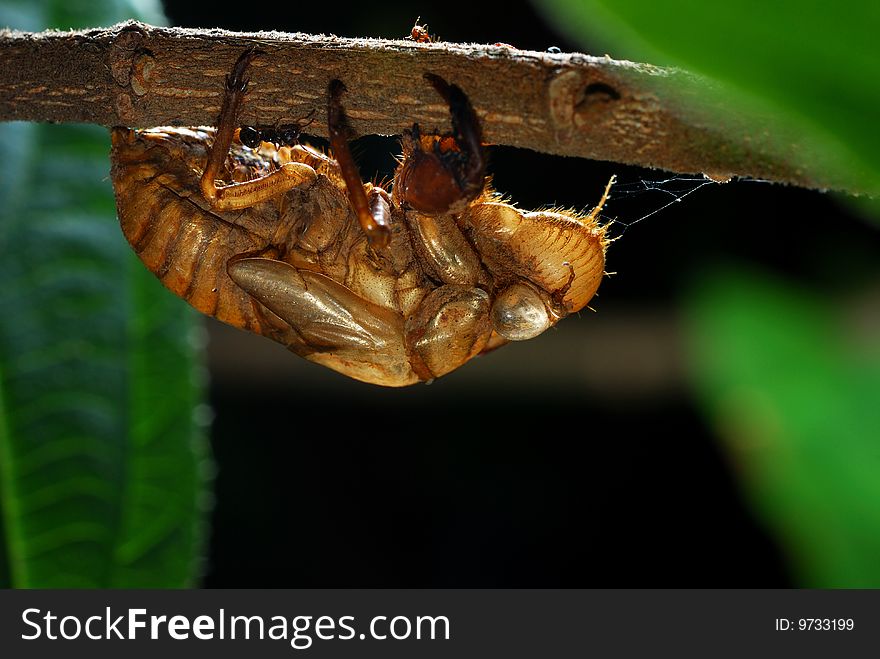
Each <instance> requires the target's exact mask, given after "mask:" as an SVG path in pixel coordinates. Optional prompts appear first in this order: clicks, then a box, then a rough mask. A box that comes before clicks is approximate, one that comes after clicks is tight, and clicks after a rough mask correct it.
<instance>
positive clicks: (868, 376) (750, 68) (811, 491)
mask: <svg viewBox="0 0 880 659" xmlns="http://www.w3.org/2000/svg"><path fill="white" fill-rule="evenodd" d="M540 5H542V6H543V7H544V8H545V10H546V11H547V13H548V14H549V15H550V16H552V17H554V18H555V19H556V21H557V23H558V25H559V26H560V27H561V28H562V29H564V30H566V31H567V32H568V33H569V34H571V35H573V36H574V37H575V38H577V37H579V36H580V37H581V38H584V37H587V36H589V38H590V41H591V42H592V43H600V44H602V45H603V46H604V47H606V48H607V49H609V51H610V52H611V54H612V55H613V56H615V57H624V58H631V59H643V60H646V61H649V62H651V63H652V64H667V65H679V66H682V67H684V68H687V69H689V70H691V71H695V72H699V73H702V74H704V75H706V76H708V77H710V78H714V79H715V80H716V81H717V82H719V83H720V86H721V89H722V90H723V93H724V94H725V95H726V97H727V99H728V101H729V105H730V108H731V110H732V111H735V112H740V111H749V109H752V108H761V109H762V110H763V111H766V110H767V109H768V108H769V109H772V110H773V111H774V112H775V114H776V116H777V118H778V121H779V122H780V123H781V124H784V125H786V126H787V127H789V128H792V127H794V128H795V129H796V130H797V131H799V132H800V133H801V134H802V135H803V137H804V140H806V141H807V142H811V143H813V144H814V145H815V146H816V148H817V149H819V150H820V151H821V152H824V153H825V155H826V158H825V160H824V161H821V162H816V163H811V166H817V167H835V168H838V172H840V173H842V174H843V175H845V176H847V177H849V178H850V179H853V180H857V181H858V182H859V183H860V184H861V185H864V186H865V187H866V188H868V189H874V190H880V131H878V130H877V129H876V114H877V108H880V52H878V47H877V35H876V31H877V27H878V25H880V4H877V3H868V2H863V3H858V2H855V3H847V4H845V5H836V4H835V5H832V4H828V3H820V2H817V1H808V2H803V1H799V2H796V3H795V2H771V3H766V2H756V1H746V2H737V3H726V4H724V3H692V2H682V1H681V0H673V1H671V2H659V3H658V2H651V1H649V0H613V2H612V0H541V2H540ZM755 219H757V218H750V220H755ZM789 220H790V221H792V222H793V223H794V222H796V221H797V218H795V217H792V218H788V220H786V219H779V218H777V221H789ZM828 239H829V240H831V241H833V240H834V234H833V232H829V237H828ZM839 253H842V250H841V252H839ZM847 265H849V264H847V263H840V267H841V268H845V267H846V266H847ZM856 270H859V272H856ZM853 275H854V276H853V278H852V281H851V282H850V283H849V285H850V287H851V290H852V291H853V297H852V298H851V299H843V300H841V299H834V298H829V297H828V296H826V295H823V291H822V290H821V287H818V288H817V287H815V286H812V287H807V286H806V285H796V284H793V283H788V282H785V281H781V280H778V279H777V278H775V277H773V276H770V275H768V274H762V273H757V272H751V271H749V269H748V268H747V267H745V266H743V265H737V266H735V267H730V268H721V267H718V266H717V265H714V264H706V269H705V272H704V273H703V275H702V276H701V277H699V278H698V279H697V280H695V282H694V285H693V287H692V288H691V289H690V290H688V291H685V292H684V299H683V301H682V305H683V308H684V315H685V318H686V319H687V321H686V324H687V328H688V336H689V339H690V356H691V366H692V374H693V378H692V380H693V384H694V391H695V395H696V397H697V399H698V400H699V401H700V402H701V404H702V405H703V408H704V410H705V412H706V415H707V417H708V418H709V419H710V420H711V422H712V423H713V425H714V426H715V427H716V428H717V430H718V433H719V435H720V437H721V438H723V440H724V442H725V445H726V447H727V449H728V454H729V455H730V456H731V459H732V463H733V465H734V467H735V468H736V470H737V474H738V476H739V477H740V479H741V483H742V485H743V487H744V489H745V490H746V492H747V494H748V495H749V497H750V499H751V500H752V502H753V505H754V507H755V508H756V510H757V511H758V513H759V514H760V515H761V517H762V518H763V519H764V520H765V521H766V522H767V524H768V526H769V527H771V528H772V529H773V530H774V532H775V533H776V535H777V537H779V539H780V541H781V543H782V544H783V546H784V547H785V548H786V549H787V552H788V554H789V556H790V558H791V560H792V563H793V565H794V568H795V572H796V574H795V575H794V576H796V577H797V578H798V579H799V580H800V582H801V583H802V584H803V585H809V586H818V587H880V400H878V399H880V350H878V349H877V337H876V336H868V337H865V336H860V335H859V333H858V331H856V330H855V329H854V327H855V325H857V323H855V324H854V323H853V318H854V316H857V315H858V314H855V313H854V311H853V309H854V308H855V307H858V304H857V303H856V300H857V299H858V295H860V294H865V295H866V296H867V299H868V300H869V301H868V305H869V306H870V305H871V304H874V305H876V303H877V300H876V294H875V295H874V297H873V298H871V296H870V294H869V293H865V291H870V290H871V288H872V286H876V284H877V281H878V276H880V272H878V270H877V268H876V267H875V268H861V269H856V268H854V269H853ZM829 288H833V287H831V286H829ZM872 299H873V302H871V300H872ZM869 326H870V324H869Z"/></svg>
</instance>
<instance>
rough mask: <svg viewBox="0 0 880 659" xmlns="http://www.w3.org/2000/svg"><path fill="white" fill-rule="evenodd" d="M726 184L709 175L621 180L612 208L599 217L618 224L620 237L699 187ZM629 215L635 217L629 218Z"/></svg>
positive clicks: (614, 189)
mask: <svg viewBox="0 0 880 659" xmlns="http://www.w3.org/2000/svg"><path fill="white" fill-rule="evenodd" d="M724 183H725V182H721V181H716V180H714V179H711V178H709V177H706V176H693V175H671V176H669V177H667V178H663V179H647V178H639V179H636V180H633V181H618V182H615V184H614V186H613V187H612V188H611V197H610V199H609V202H608V207H609V209H608V210H607V211H606V210H605V209H603V212H602V213H600V217H602V219H603V220H605V221H606V222H608V223H609V225H611V226H613V227H616V228H617V231H616V233H617V237H620V236H622V235H623V234H624V233H626V231H627V229H629V228H630V227H632V226H634V225H636V224H639V223H640V222H643V221H645V220H647V219H649V218H652V217H654V216H655V215H658V214H661V213H663V212H664V211H666V210H667V209H669V208H670V207H672V206H675V205H676V204H678V203H681V201H682V200H684V199H685V198H686V197H689V196H690V195H692V194H694V193H695V192H696V191H697V190H701V189H702V188H705V187H706V186H710V185H723V184H724ZM612 204H613V205H612ZM629 217H632V218H634V219H628V218H629Z"/></svg>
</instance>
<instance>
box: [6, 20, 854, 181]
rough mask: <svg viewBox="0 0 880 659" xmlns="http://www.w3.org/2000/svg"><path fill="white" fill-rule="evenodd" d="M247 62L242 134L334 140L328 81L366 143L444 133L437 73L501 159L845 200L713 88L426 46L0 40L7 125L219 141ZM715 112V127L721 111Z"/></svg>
mask: <svg viewBox="0 0 880 659" xmlns="http://www.w3.org/2000/svg"><path fill="white" fill-rule="evenodd" d="M249 47H256V48H258V49H259V50H260V51H261V52H262V56H260V57H258V58H257V59H255V60H254V62H253V64H252V66H251V70H250V79H251V84H250V88H249V91H248V97H247V101H246V102H245V104H244V107H243V109H242V113H241V122H242V123H243V124H254V125H271V124H275V123H276V122H279V121H281V122H283V121H293V120H296V119H301V118H303V117H306V116H309V115H311V114H312V113H314V115H313V116H314V117H316V118H317V120H316V121H314V122H313V123H312V124H311V125H310V126H309V129H308V131H309V132H310V133H312V134H315V135H323V136H326V122H325V121H323V119H324V111H325V108H326V105H327V100H326V91H327V86H328V83H329V81H330V80H332V79H334V78H338V79H340V80H342V81H343V82H345V84H346V86H347V87H348V89H349V90H350V92H349V94H348V95H347V96H346V100H345V103H346V109H347V113H348V116H349V120H350V123H351V124H352V126H353V128H354V129H355V131H356V132H357V133H359V134H385V135H392V134H399V133H401V132H402V131H403V130H404V129H406V128H408V127H410V126H412V124H413V123H419V124H420V125H421V126H423V127H425V128H428V129H438V130H448V121H449V114H448V109H447V108H446V106H445V105H444V104H443V103H442V102H440V100H439V99H438V98H437V95H436V93H434V91H433V89H431V87H430V86H429V85H427V84H426V83H425V81H424V80H423V77H422V76H423V74H424V73H425V72H428V71H430V72H432V73H436V74H438V75H440V76H442V77H444V78H446V79H448V80H450V81H451V82H454V83H455V84H457V85H458V86H459V87H461V88H462V89H464V90H465V92H466V93H467V94H468V95H469V96H470V99H471V102H472V103H473V105H474V107H475V108H476V111H477V114H478V115H479V117H480V120H481V122H482V124H483V132H484V136H485V139H486V140H487V141H488V142H489V143H492V144H503V145H510V146H516V147H523V148H527V149H533V150H535V151H541V152H544V153H551V154H558V155H565V156H579V157H585V158H593V159H597V160H606V161H613V162H619V163H624V164H628V165H639V166H643V167H654V168H660V169H664V170H667V171H671V172H679V173H705V174H707V175H709V176H712V177H713V178H717V179H726V178H728V177H731V176H748V177H755V178H761V179H767V180H771V181H778V182H784V183H791V184H794V185H799V186H803V187H810V188H838V189H846V188H847V184H846V181H843V180H840V179H838V178H836V177H835V175H833V174H831V173H824V174H823V173H820V172H816V171H812V170H808V169H807V168H806V167H804V163H805V162H809V156H808V154H807V149H806V147H805V145H804V144H802V143H801V141H800V140H799V139H798V136H796V135H783V134H780V133H779V130H780V129H778V128H776V129H775V130H776V131H777V132H776V133H772V132H771V131H770V129H768V128H767V125H768V124H766V123H764V122H761V121H759V120H756V119H755V118H754V117H749V118H746V117H737V116H736V115H734V114H733V113H731V112H729V111H724V110H725V109H724V108H722V107H721V106H720V103H718V104H717V105H716V106H715V107H714V108H713V106H712V102H711V101H707V100H706V99H707V98H714V96H713V95H712V94H711V93H708V91H709V89H708V83H706V82H705V81H703V80H701V79H699V78H697V77H695V76H693V75H691V74H688V73H686V72H683V71H679V70H674V69H666V68H659V67H655V66H651V65H647V64H637V63H633V62H625V61H617V60H613V59H611V58H609V57H592V56H588V55H583V54H579V53H572V54H563V53H559V54H551V53H540V52H534V51H523V50H518V49H516V48H512V47H510V46H507V45H502V44H497V45H494V46H486V45H474V44H455V43H443V42H440V43H417V42H414V41H406V40H399V41H389V40H381V39H344V38H339V37H333V36H323V35H321V36H314V35H307V34H284V33H278V32H258V33H237V32H227V31H223V30H193V29H184V28H160V27H153V26H149V25H145V24H143V23H138V22H126V23H121V24H118V25H115V26H113V27H110V28H106V29H104V28H101V29H92V30H83V31H76V32H58V31H47V32H40V33H27V32H16V31H9V30H4V31H0V120H6V121H9V120H28V121H47V122H85V123H93V124H100V125H103V126H108V127H109V126H120V125H122V126H129V127H152V126H159V125H191V126H197V125H211V124H213V123H214V122H215V120H216V117H217V115H218V112H219V110H220V103H221V101H222V98H223V88H224V78H225V76H226V74H227V73H228V72H229V70H230V68H231V66H232V63H233V62H234V61H235V60H236V58H237V57H238V56H239V55H240V54H241V52H242V51H243V50H244V49H246V48H249ZM716 110H717V111H716Z"/></svg>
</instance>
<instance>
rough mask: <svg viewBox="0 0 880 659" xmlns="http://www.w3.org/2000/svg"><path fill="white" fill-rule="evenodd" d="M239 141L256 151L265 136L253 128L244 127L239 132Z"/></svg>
mask: <svg viewBox="0 0 880 659" xmlns="http://www.w3.org/2000/svg"><path fill="white" fill-rule="evenodd" d="M238 139H239V140H240V141H241V143H242V144H244V145H245V146H246V147H247V148H249V149H256V148H257V147H258V146H260V143H261V142H262V141H263V136H262V134H261V133H260V131H258V130H257V129H256V128H254V127H253V126H242V127H241V130H239V131H238Z"/></svg>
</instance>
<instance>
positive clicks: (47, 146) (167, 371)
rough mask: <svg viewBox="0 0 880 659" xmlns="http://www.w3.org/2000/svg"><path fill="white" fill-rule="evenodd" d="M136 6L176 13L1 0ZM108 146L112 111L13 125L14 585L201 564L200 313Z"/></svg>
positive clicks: (6, 566) (46, 12)
mask: <svg viewBox="0 0 880 659" xmlns="http://www.w3.org/2000/svg"><path fill="white" fill-rule="evenodd" d="M133 17H139V18H146V19H149V20H152V21H154V22H157V21H161V14H160V13H159V11H158V9H157V5H156V4H153V3H150V2H144V1H140V2H134V1H131V2H129V1H128V0H126V1H124V2H123V1H117V2H110V1H107V0H105V1H103V2H89V3H85V2H70V1H67V0H46V1H43V2H35V1H33V0H30V1H28V2H7V3H4V4H2V5H0V24H2V25H8V26H11V27H15V28H19V29H27V30H40V29H43V28H46V27H57V28H67V27H94V26H96V25H109V24H111V23H113V22H116V21H119V20H123V19H127V18H133ZM108 151H109V134H108V132H107V131H106V130H105V129H102V128H99V127H96V126H41V125H40V126H38V125H34V124H24V123H12V124H2V125H0V161H2V162H3V163H4V175H3V176H2V177H0V199H2V204H0V280H2V281H3V285H2V287H0V305H2V307H0V308H2V309H4V312H5V318H4V319H3V321H2V322H0V531H2V535H0V586H12V587H37V588H40V587H54V588H61V587H63V588H77V587H180V586H185V585H187V584H190V583H192V581H193V580H194V578H195V576H196V575H197V570H198V558H199V555H200V549H201V541H202V538H201V536H202V528H201V527H202V517H203V510H202V509H203V508H204V505H203V503H204V497H205V492H204V481H205V476H206V465H207V463H206V460H207V458H206V452H205V445H204V442H203V432H204V429H203V425H204V420H203V419H202V420H200V419H198V418H196V417H195V416H194V414H193V411H194V410H196V412H198V411H199V410H200V409H202V408H200V407H199V402H200V399H201V389H202V387H201V385H200V383H199V381H198V380H199V378H198V370H197V369H198V352H199V351H198V345H197V344H198V331H199V330H200V328H199V327H198V325H197V324H196V323H195V321H194V314H193V312H192V311H191V310H190V309H189V308H188V307H187V305H186V304H184V303H183V302H182V301H181V300H178V299H176V298H174V297H173V296H172V295H170V294H169V293H167V291H165V290H164V289H163V288H162V286H161V285H160V284H159V283H158V281H156V279H155V277H153V276H152V275H151V274H150V273H149V272H147V271H146V269H145V268H144V267H143V266H142V265H141V263H140V262H139V261H138V260H137V258H136V257H135V256H134V255H133V254H132V252H131V249H130V248H129V247H128V245H127V244H126V242H125V239H124V238H123V237H122V234H121V231H120V230H119V227H118V224H117V222H116V213H115V205H114V202H113V195H112V188H111V185H110V182H109V178H108V171H109V160H108V157H107V155H108ZM202 416H205V415H204V414H203V415H202Z"/></svg>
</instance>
